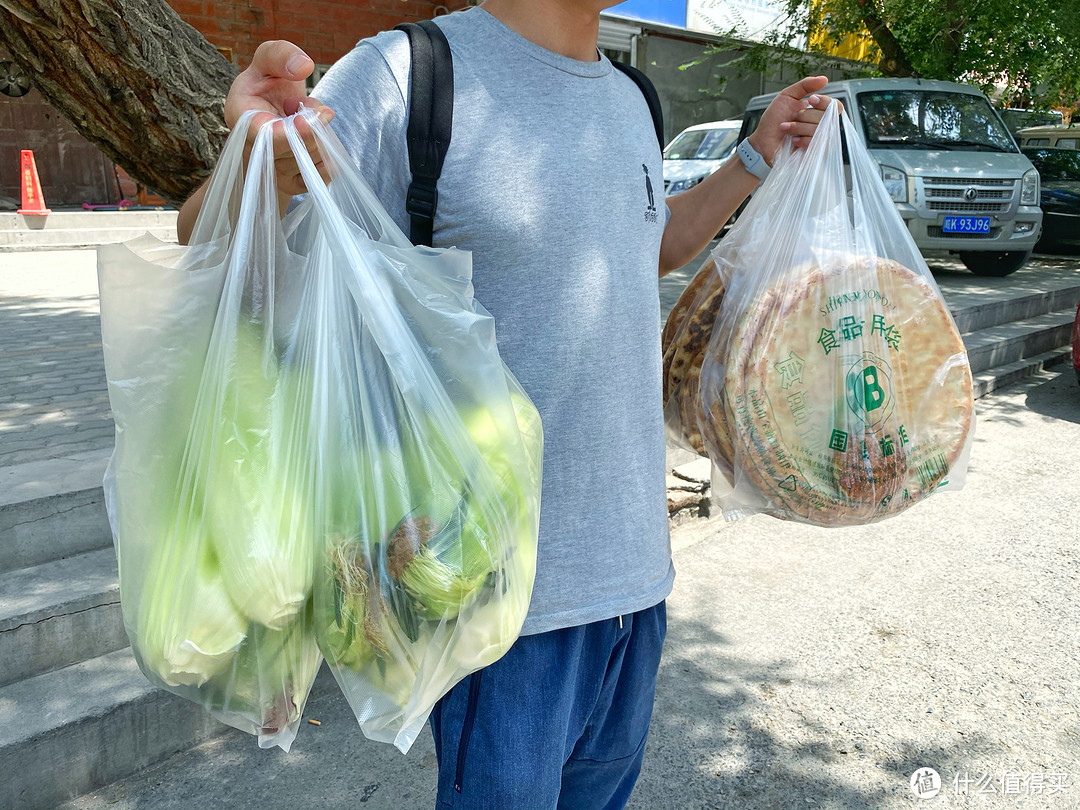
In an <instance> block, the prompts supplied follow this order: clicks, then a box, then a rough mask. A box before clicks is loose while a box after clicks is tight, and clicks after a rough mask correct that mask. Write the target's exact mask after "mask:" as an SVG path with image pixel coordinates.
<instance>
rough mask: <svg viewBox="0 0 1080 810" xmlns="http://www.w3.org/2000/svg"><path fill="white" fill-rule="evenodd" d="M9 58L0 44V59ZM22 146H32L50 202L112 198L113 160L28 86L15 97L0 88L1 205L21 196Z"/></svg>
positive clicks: (52, 204)
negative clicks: (26, 91) (5, 93)
mask: <svg viewBox="0 0 1080 810" xmlns="http://www.w3.org/2000/svg"><path fill="white" fill-rule="evenodd" d="M8 58H10V57H9V56H8V54H7V53H6V52H5V51H4V50H3V49H0V61H3V60H6V59H8ZM23 149H33V150H34V162H35V163H37V168H38V175H39V176H40V177H41V187H42V192H43V193H44V196H45V202H46V204H47V205H49V207H56V206H66V205H81V204H82V203H84V202H91V203H114V202H116V201H117V199H118V195H117V192H116V180H115V177H114V175H113V168H112V165H113V164H112V161H110V160H108V159H107V158H106V157H105V156H104V155H103V154H101V152H99V151H98V148H97V147H96V146H94V145H93V144H92V143H90V142H89V141H88V140H86V139H85V138H84V137H83V136H82V135H80V134H79V133H78V132H76V131H75V127H73V126H72V125H71V124H70V123H69V122H68V121H67V119H65V118H64V117H63V116H62V115H60V113H58V112H57V111H56V110H55V109H53V107H52V105H50V104H49V102H47V101H46V100H45V99H44V98H43V97H42V95H41V93H39V92H38V91H37V90H36V89H34V88H31V89H30V92H29V93H27V94H26V95H25V96H21V97H20V98H9V97H8V96H5V95H2V94H0V198H4V199H0V210H3V209H5V208H6V207H8V206H9V205H12V204H14V205H18V204H19V202H20V196H21V184H20V179H21V177H20V161H19V154H20V152H21V150H23Z"/></svg>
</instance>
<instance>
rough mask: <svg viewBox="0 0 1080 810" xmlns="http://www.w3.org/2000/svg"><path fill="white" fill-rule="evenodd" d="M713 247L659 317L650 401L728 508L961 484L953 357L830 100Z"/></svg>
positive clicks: (836, 519) (961, 431)
mask: <svg viewBox="0 0 1080 810" xmlns="http://www.w3.org/2000/svg"><path fill="white" fill-rule="evenodd" d="M845 134H846V138H845ZM845 140H846V152H847V154H848V155H849V160H848V161H847V162H845V160H844V152H845ZM713 259H714V261H715V267H714V268H713V269H712V270H711V271H710V270H708V269H706V270H704V271H702V277H701V278H700V279H698V283H697V284H696V285H695V290H694V292H693V295H694V296H695V300H694V303H693V304H692V305H691V306H690V307H686V306H684V307H682V308H681V315H680V316H679V317H681V318H682V320H681V321H680V322H679V323H676V324H673V326H672V327H671V328H669V329H668V333H669V336H671V347H672V349H671V352H670V353H669V356H668V363H667V368H668V384H669V385H668V387H669V397H668V401H667V406H666V413H667V422H668V427H669V431H670V433H671V435H673V436H675V437H678V438H680V439H681V440H683V441H685V442H689V443H690V444H691V446H696V448H697V449H699V450H700V449H702V448H703V449H705V450H706V451H707V453H708V455H709V456H710V458H711V459H712V460H713V462H714V465H715V468H716V469H717V470H718V471H719V472H720V473H721V474H722V480H719V481H717V482H716V486H715V487H714V495H718V496H719V500H720V504H721V507H722V508H723V510H724V514H725V516H726V517H728V518H730V519H734V518H738V517H742V516H744V515H747V514H753V513H756V512H765V513H768V514H772V515H776V516H778V517H783V518H787V519H792V520H799V521H804V522H807V523H813V524H817V525H823V526H838V525H848V524H859V523H867V522H872V521H875V520H881V519H883V518H886V517H889V516H891V515H894V514H897V513H898V512H900V511H902V510H904V509H906V508H907V507H909V506H911V505H913V504H914V503H917V502H918V501H920V500H921V499H923V498H924V497H926V496H927V495H929V494H931V493H932V492H934V491H936V490H937V489H939V488H941V487H944V486H946V485H948V486H952V487H959V486H961V485H962V483H963V477H964V472H965V470H966V467H967V457H968V453H969V450H970V446H971V441H972V438H973V435H974V407H973V402H972V381H971V371H970V368H969V366H968V362H967V354H966V352H965V350H964V345H963V342H962V341H961V339H960V335H959V333H958V332H957V330H956V326H955V324H954V323H953V320H952V317H951V315H950V314H949V311H948V309H947V308H946V306H945V302H944V300H943V299H942V297H941V293H940V291H939V290H938V288H937V285H936V284H935V282H934V279H933V276H932V275H931V274H930V271H929V269H928V268H927V266H926V263H925V261H924V260H923V258H922V256H921V255H920V253H919V251H918V248H917V247H916V246H915V243H914V241H913V240H912V238H911V235H910V234H909V233H908V230H907V227H906V225H905V224H904V222H903V220H902V219H901V218H900V215H899V214H898V212H897V210H896V207H895V205H894V204H893V203H892V201H891V199H890V198H889V196H888V194H887V192H886V191H885V188H884V186H883V185H882V182H881V180H880V177H879V172H878V168H877V165H876V164H875V163H874V161H873V160H872V159H871V158H870V156H869V155H868V154H867V152H866V150H865V147H864V146H863V145H862V143H861V141H860V140H859V138H858V135H857V134H856V133H855V131H854V129H853V128H852V127H851V125H850V123H849V122H848V121H847V120H846V117H844V116H842V115H841V114H840V113H839V109H838V105H837V104H836V103H835V102H834V103H833V104H831V105H830V106H829V108H828V110H827V111H826V113H825V117H824V119H823V120H822V121H821V123H820V125H819V126H818V129H817V132H816V133H815V135H814V137H813V139H812V141H811V143H810V145H809V146H808V147H807V148H806V149H805V150H794V149H792V148H791V146H790V141H788V142H786V143H785V145H784V147H783V148H782V149H781V151H780V153H779V154H778V156H777V159H776V162H775V167H774V168H773V170H772V172H771V174H770V176H769V178H768V179H767V180H766V182H765V183H764V185H763V186H762V187H761V188H760V189H759V190H758V192H757V193H756V194H755V195H754V197H753V199H752V200H751V201H750V203H749V205H748V206H747V208H746V210H745V211H744V212H743V214H742V215H741V216H740V218H739V219H738V221H737V222H736V223H735V225H734V226H733V227H732V228H731V230H730V232H729V233H728V234H727V235H726V236H725V237H724V239H723V240H722V241H721V242H720V244H719V245H718V246H717V248H716V250H715V251H714V252H713ZM694 330H697V331H694ZM695 341H696V342H695ZM704 343H707V345H706V346H705V348H704V349H703V351H701V350H700V348H701V346H702V345H703V344H704ZM694 345H696V346H697V347H698V348H699V353H698V354H697V355H696V356H691V355H689V354H687V353H686V352H685V351H684V352H683V354H682V355H678V356H673V355H674V354H675V347H683V348H685V347H688V346H694ZM692 440H696V442H695V441H692Z"/></svg>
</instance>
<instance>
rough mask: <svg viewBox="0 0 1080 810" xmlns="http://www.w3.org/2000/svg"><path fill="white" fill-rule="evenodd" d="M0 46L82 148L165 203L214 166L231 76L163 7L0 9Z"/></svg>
mask: <svg viewBox="0 0 1080 810" xmlns="http://www.w3.org/2000/svg"><path fill="white" fill-rule="evenodd" d="M0 45H3V46H5V47H6V48H7V50H8V51H9V52H10V53H11V57H12V59H14V60H15V61H16V62H18V63H19V64H20V65H21V66H22V67H23V69H24V70H26V72H27V73H28V74H29V75H30V77H31V79H32V80H33V82H34V85H35V86H36V87H37V89H38V90H39V91H40V92H41V94H42V95H43V96H44V97H45V99H46V100H47V101H48V102H49V103H50V104H52V105H53V106H54V107H55V108H56V109H57V110H59V111H60V113H61V114H62V115H63V116H64V117H65V118H67V119H68V120H69V121H71V123H72V124H73V125H74V126H75V128H76V129H77V130H78V131H79V132H80V133H81V134H82V135H83V136H84V137H85V138H87V139H88V140H89V141H91V142H92V143H94V144H95V145H96V146H97V147H98V148H100V149H101V151H102V152H104V153H105V155H107V156H108V157H109V158H110V159H112V160H113V161H115V162H116V163H118V164H119V165H121V166H123V167H124V168H125V169H126V170H127V171H128V173H129V174H131V176H132V177H133V178H135V179H136V180H137V181H138V182H140V183H142V184H143V185H145V186H147V187H148V188H150V189H152V190H154V191H156V192H157V193H158V194H160V195H162V196H163V197H165V198H166V199H167V200H169V201H170V202H172V203H179V202H181V201H183V200H184V199H186V198H187V197H188V195H189V194H190V193H191V192H192V191H194V190H195V189H196V188H197V187H198V185H199V183H201V182H202V180H203V179H204V178H205V177H206V176H207V175H208V174H209V173H210V169H211V168H212V167H213V165H214V163H215V162H216V161H217V156H218V153H219V152H220V150H221V146H222V144H223V143H224V140H225V136H226V134H227V131H226V128H225V119H224V99H225V94H226V93H227V92H228V89H229V85H230V83H231V82H232V79H233V76H235V73H236V71H235V68H233V66H232V65H230V64H229V63H228V62H227V61H226V60H225V58H224V57H222V56H221V54H219V53H218V52H217V50H216V49H215V48H214V46H213V45H211V44H210V43H209V42H207V41H206V39H205V38H204V37H203V36H202V34H200V33H199V32H198V31H196V30H195V29H194V28H192V27H191V26H190V25H188V24H187V23H185V22H184V21H183V20H181V19H180V17H179V16H178V15H177V14H176V12H175V11H173V10H172V8H170V7H169V6H168V5H167V4H166V3H165V2H164V0H140V1H139V2H126V1H125V0H0Z"/></svg>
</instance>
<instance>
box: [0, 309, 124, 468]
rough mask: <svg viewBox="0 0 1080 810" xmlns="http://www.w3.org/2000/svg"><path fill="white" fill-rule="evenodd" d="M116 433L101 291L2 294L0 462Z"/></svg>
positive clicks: (105, 441)
mask: <svg viewBox="0 0 1080 810" xmlns="http://www.w3.org/2000/svg"><path fill="white" fill-rule="evenodd" d="M112 437H113V423H112V418H111V415H110V413H109V396H108V390H107V387H106V384H105V361H104V357H103V355H102V351H101V326H100V319H99V317H98V313H97V297H96V296H84V297H71V298H47V297H29V296H27V297H15V296H12V297H0V466H8V465H12V464H19V463H22V462H26V461H36V460H39V459H43V458H48V457H51V456H56V455H64V454H68V453H73V452H79V451H83V450H91V449H97V448H99V447H107V446H108V445H109V444H110V443H111V442H112Z"/></svg>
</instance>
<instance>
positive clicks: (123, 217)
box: [0, 209, 178, 253]
mask: <svg viewBox="0 0 1080 810" xmlns="http://www.w3.org/2000/svg"><path fill="white" fill-rule="evenodd" d="M177 214H178V212H177V211H175V210H171V209H154V210H137V211H130V210H127V211H53V212H52V213H51V214H48V215H46V216H23V215H21V214H16V213H0V253H2V252H10V251H20V252H22V251H26V250H57V249H65V248H83V247H92V246H94V245H104V244H109V243H112V242H123V241H126V240H128V239H134V238H136V237H139V236H142V235H143V234H144V233H146V232H148V231H149V232H150V233H152V234H153V235H154V236H156V237H158V238H159V239H162V240H164V241H173V242H175V241H176V217H177Z"/></svg>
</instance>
